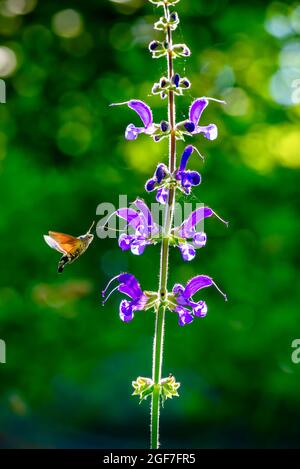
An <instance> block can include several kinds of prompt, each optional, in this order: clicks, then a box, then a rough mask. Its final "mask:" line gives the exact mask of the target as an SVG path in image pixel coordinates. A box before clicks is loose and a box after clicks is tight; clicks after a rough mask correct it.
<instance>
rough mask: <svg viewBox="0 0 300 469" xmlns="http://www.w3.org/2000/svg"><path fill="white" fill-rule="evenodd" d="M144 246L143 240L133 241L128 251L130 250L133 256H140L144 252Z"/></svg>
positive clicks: (145, 243)
mask: <svg viewBox="0 0 300 469" xmlns="http://www.w3.org/2000/svg"><path fill="white" fill-rule="evenodd" d="M146 246H147V242H146V241H145V240H144V239H142V240H139V239H135V240H134V241H133V242H132V243H131V245H130V249H131V252H132V254H134V255H135V256H140V255H141V254H143V252H144V251H145V247H146Z"/></svg>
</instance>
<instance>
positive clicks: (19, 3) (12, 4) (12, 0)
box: [6, 0, 37, 15]
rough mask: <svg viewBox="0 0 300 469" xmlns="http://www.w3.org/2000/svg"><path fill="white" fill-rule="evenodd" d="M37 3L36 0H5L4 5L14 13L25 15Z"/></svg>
mask: <svg viewBox="0 0 300 469" xmlns="http://www.w3.org/2000/svg"><path fill="white" fill-rule="evenodd" d="M36 4H37V0H7V1H6V7H7V10H8V11H9V12H11V13H12V14H14V15H26V14H27V13H29V12H31V11H32V10H33V9H34V8H35V7H36Z"/></svg>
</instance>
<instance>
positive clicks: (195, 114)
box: [177, 97, 225, 140]
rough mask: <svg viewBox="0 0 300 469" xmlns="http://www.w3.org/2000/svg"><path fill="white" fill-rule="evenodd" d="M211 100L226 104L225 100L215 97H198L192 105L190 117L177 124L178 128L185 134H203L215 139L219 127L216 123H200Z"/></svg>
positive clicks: (209, 138)
mask: <svg viewBox="0 0 300 469" xmlns="http://www.w3.org/2000/svg"><path fill="white" fill-rule="evenodd" d="M209 101H217V102H218V103H223V104H225V101H221V100H219V99H214V98H206V97H202V98H198V99H196V100H195V101H193V103H192V104H191V106H190V109H189V119H188V120H186V121H183V122H180V123H179V124H177V128H178V129H179V130H181V131H182V132H183V133H184V134H192V135H195V134H203V135H204V137H205V138H207V139H208V140H215V139H216V138H217V136H218V129H217V126H216V125H215V124H209V125H205V126H200V125H199V120H200V117H201V115H202V112H203V111H204V109H205V108H206V106H207V105H208V103H209Z"/></svg>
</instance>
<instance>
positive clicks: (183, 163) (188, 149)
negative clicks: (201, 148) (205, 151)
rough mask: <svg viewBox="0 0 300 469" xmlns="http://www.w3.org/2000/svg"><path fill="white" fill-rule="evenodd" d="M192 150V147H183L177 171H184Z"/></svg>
mask: <svg viewBox="0 0 300 469" xmlns="http://www.w3.org/2000/svg"><path fill="white" fill-rule="evenodd" d="M193 150H194V148H193V146H192V145H188V146H187V147H185V149H184V151H183V153H182V155H181V160H180V166H179V171H184V170H185V168H186V165H187V162H188V159H189V157H190V156H191V154H192V153H193Z"/></svg>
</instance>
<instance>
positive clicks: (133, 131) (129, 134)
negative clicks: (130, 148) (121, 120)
mask: <svg viewBox="0 0 300 469" xmlns="http://www.w3.org/2000/svg"><path fill="white" fill-rule="evenodd" d="M143 132H145V129H143V128H142V127H136V126H135V125H134V124H128V125H127V127H126V130H125V138H126V140H136V139H137V137H138V135H139V134H141V133H143Z"/></svg>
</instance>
